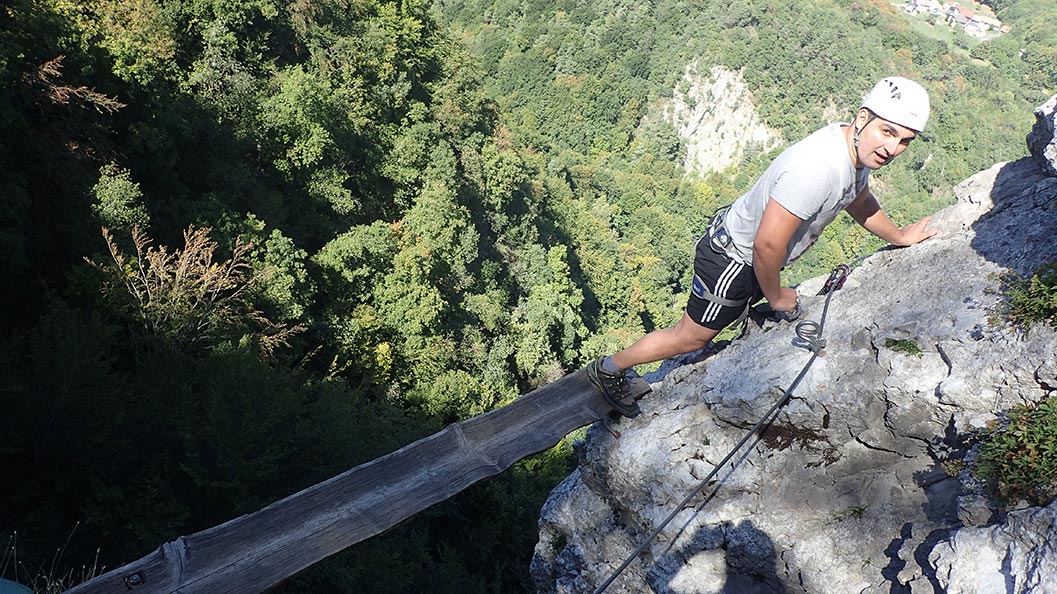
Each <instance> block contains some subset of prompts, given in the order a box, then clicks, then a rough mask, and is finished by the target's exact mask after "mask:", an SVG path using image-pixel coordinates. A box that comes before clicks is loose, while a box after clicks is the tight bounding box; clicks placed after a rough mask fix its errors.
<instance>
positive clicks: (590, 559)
mask: <svg viewBox="0 0 1057 594" xmlns="http://www.w3.org/2000/svg"><path fill="white" fill-rule="evenodd" d="M955 194H956V196H957V203H956V204H955V205H953V206H951V207H949V208H947V209H945V210H943V211H941V212H940V213H938V214H937V215H936V216H935V217H934V218H933V226H934V227H936V228H938V229H939V230H940V233H939V234H938V235H937V236H936V237H933V238H932V239H930V240H928V241H926V242H924V243H921V244H919V245H916V246H912V247H910V248H904V249H888V250H883V251H881V252H879V253H877V254H874V255H873V256H871V257H869V258H868V259H866V260H865V262H864V263H863V264H862V265H861V266H860V267H859V268H857V269H855V270H854V271H853V272H852V273H851V275H850V276H849V278H848V281H847V283H846V284H845V286H844V288H843V289H842V290H840V291H838V292H836V293H833V294H832V298H831V300H830V301H829V310H828V317H827V318H826V320H825V324H824V337H825V339H826V341H827V346H826V348H825V351H824V352H825V354H824V356H821V357H818V358H817V359H816V360H815V362H814V364H813V366H812V367H811V369H810V370H809V371H808V372H807V375H806V376H805V377H804V379H803V381H802V382H801V384H800V386H799V387H798V389H797V390H796V392H795V394H794V397H793V398H792V400H791V401H790V402H789V403H788V404H787V405H786V406H785V407H784V408H783V409H781V411H780V412H779V414H778V417H777V420H776V421H775V422H774V424H773V425H772V426H771V427H770V429H768V430H767V431H766V432H763V433H762V434H761V435H758V436H754V437H753V439H752V440H750V441H749V442H748V445H747V446H746V447H745V448H743V449H742V451H741V453H740V454H739V455H737V456H735V458H734V460H733V468H732V467H731V465H727V466H726V467H724V468H723V469H722V470H721V471H720V472H719V474H718V476H717V480H716V482H715V484H713V485H710V486H709V488H706V489H704V491H703V492H702V494H701V495H700V496H698V497H697V498H696V499H694V500H693V501H692V502H691V504H690V505H688V506H687V507H686V508H684V509H682V511H680V512H679V513H678V515H677V516H676V517H675V520H674V521H673V522H671V523H670V524H669V525H668V527H667V528H666V529H665V530H663V531H662V532H661V533H660V534H659V535H658V537H657V538H655V539H654V540H653V541H652V542H651V543H650V545H649V546H648V547H647V548H646V549H645V551H644V552H643V554H642V555H639V556H638V557H637V558H636V559H635V560H634V561H633V562H632V563H631V565H630V566H629V567H628V569H627V570H626V571H625V572H624V573H623V574H622V575H621V576H620V577H619V578H618V579H617V580H616V581H615V582H614V583H613V584H612V585H611V586H610V587H609V589H608V590H607V592H608V593H610V594H632V593H634V594H641V593H645V592H655V593H659V594H690V593H701V594H706V593H708V594H713V593H715V594H718V593H733V592H739V593H747V594H777V593H782V594H798V593H810V594H849V593H857V594H862V593H869V594H882V593H883V594H891V593H913V594H919V593H929V594H933V593H936V592H950V593H954V592H961V593H975V592H979V593H981V594H982V593H983V592H989V593H991V592H1004V593H1010V594H1044V593H1045V594H1053V593H1054V592H1057V550H1055V544H1054V543H1055V542H1057V539H1055V538H1054V537H1053V534H1055V529H1057V527H1055V524H1054V517H1055V515H1057V508H1055V506H1054V505H1051V506H1050V507H1049V508H1046V509H1043V510H1040V509H1025V510H1021V511H1017V512H1013V513H1009V514H1008V516H1004V515H1003V514H1002V513H1000V510H997V509H996V508H994V506H993V505H992V504H991V503H990V502H989V501H988V500H987V499H986V498H985V497H983V496H982V495H981V493H980V489H979V485H977V484H976V483H975V482H974V479H973V478H972V477H971V475H970V474H969V473H968V472H967V471H965V470H963V468H964V466H965V459H966V458H968V459H969V460H970V461H971V458H972V450H971V445H972V440H971V436H972V435H973V432H974V431H976V430H978V429H979V428H982V427H984V426H985V425H986V424H987V423H988V422H989V421H992V420H994V419H996V418H997V416H998V415H999V414H1000V413H1002V412H1003V411H1006V410H1008V409H1010V408H1011V407H1012V406H1014V405H1016V404H1019V403H1028V402H1035V401H1038V400H1040V399H1042V398H1044V397H1047V396H1050V395H1055V394H1057V354H1055V353H1057V332H1054V330H1053V329H1052V328H1050V327H1048V326H1037V327H1035V328H1033V329H1032V330H1031V331H1030V332H1027V333H1024V332H1023V331H1021V330H1018V329H1015V328H1011V327H1007V326H1004V325H1002V324H1000V323H999V324H998V325H994V323H993V322H992V320H991V317H992V313H993V311H994V308H995V307H996V305H997V304H998V303H999V300H1000V299H1001V297H1000V296H999V295H998V293H997V291H996V289H997V281H996V280H995V274H996V273H1000V272H1003V271H1007V270H1014V271H1017V272H1019V273H1028V272H1030V271H1031V270H1033V269H1034V268H1035V267H1036V266H1037V265H1039V264H1040V263H1042V262H1046V261H1057V239H1055V238H1057V178H1053V177H1049V176H1047V175H1046V173H1045V172H1044V171H1043V170H1042V169H1041V168H1040V167H1039V165H1038V164H1037V163H1036V161H1035V160H1033V159H1031V158H1025V159H1021V160H1019V161H1016V162H1011V163H1004V164H998V165H996V166H994V167H993V168H991V169H989V170H987V171H983V172H981V173H979V174H977V175H975V176H973V177H972V178H970V179H968V180H966V181H965V182H963V183H962V184H960V185H959V186H958V188H957V189H956V192H955ZM821 282H822V279H816V280H814V281H809V282H807V283H804V284H803V285H802V286H801V287H800V288H799V292H800V294H801V300H802V305H803V306H804V307H805V314H804V318H802V319H813V320H816V321H817V320H820V318H821V316H822V314H823V310H824V308H825V306H826V298H825V297H821V296H813V295H815V293H816V292H817V290H818V288H819V286H820V285H821ZM750 330H751V331H750V332H749V334H748V335H747V336H745V337H743V338H741V339H739V340H736V341H734V342H733V343H732V344H730V345H729V346H727V347H726V348H725V349H723V350H722V351H720V352H719V353H716V354H710V355H709V356H707V357H704V358H703V360H697V361H696V362H693V361H695V359H694V358H687V359H686V361H684V363H686V364H684V365H681V366H674V365H671V364H668V365H666V366H665V367H662V370H661V372H658V373H657V374H655V375H654V376H653V377H651V378H648V379H650V380H651V381H653V382H654V393H653V394H651V395H649V396H647V397H646V398H645V399H644V400H642V401H641V402H640V406H641V407H642V409H643V414H642V415H640V416H639V417H637V418H635V419H630V420H628V419H623V420H621V421H619V422H618V423H616V429H618V430H619V431H620V432H621V433H622V436H621V437H620V438H619V439H618V438H616V437H615V436H614V435H613V434H611V433H610V432H608V431H606V430H604V429H603V428H600V427H598V426H595V427H592V428H591V429H590V430H589V431H588V434H587V438H586V439H585V440H584V441H583V442H582V443H581V444H580V445H579V453H580V466H579V469H578V471H577V472H576V473H574V474H573V475H571V476H570V477H569V478H568V479H567V480H566V481H565V482H564V483H562V485H560V486H559V487H558V488H557V489H555V491H554V493H553V494H552V496H551V499H550V500H549V501H548V502H547V504H546V506H545V507H544V509H543V512H542V517H541V518H540V524H539V525H540V541H539V544H538V545H537V548H536V554H535V558H534V560H533V565H532V573H533V576H534V577H535V579H536V583H537V587H538V591H539V592H541V593H548V594H550V593H560V594H573V593H577V594H578V593H587V592H593V591H594V589H595V588H596V587H597V586H599V585H600V584H601V583H602V582H603V581H604V580H605V579H606V578H607V577H608V576H609V575H610V574H611V572H612V571H613V570H614V569H616V568H617V567H618V566H619V565H620V564H621V563H622V562H623V561H624V559H625V558H626V557H627V556H628V554H629V553H630V552H631V551H633V550H634V549H635V547H636V546H637V545H638V544H639V543H640V542H642V540H643V539H644V538H645V536H646V535H648V534H649V533H650V532H651V531H653V529H654V528H655V527H657V526H659V525H660V523H661V522H662V520H663V519H664V518H665V517H666V516H668V514H669V513H671V512H672V510H675V509H676V508H677V506H678V504H679V502H680V501H682V500H683V498H684V497H685V496H686V495H687V494H688V493H690V492H691V491H692V490H693V489H694V488H695V487H696V486H697V485H698V483H699V482H700V481H701V480H702V479H704V478H705V477H706V476H707V475H708V473H709V472H710V471H712V470H713V469H714V468H715V465H716V464H718V463H719V462H720V460H721V459H722V458H723V457H724V456H725V455H726V454H727V452H728V451H730V450H731V448H732V447H733V446H734V445H735V443H737V441H738V440H740V439H741V438H742V437H743V436H744V435H745V434H746V432H747V431H748V429H749V428H751V427H752V426H753V425H754V424H755V423H756V422H757V421H758V420H759V419H760V418H761V417H762V416H763V414H764V413H765V412H766V411H767V410H768V409H769V408H770V407H771V406H772V405H773V404H774V403H775V402H776V401H778V399H779V398H780V397H781V395H782V393H783V391H784V390H785V388H786V387H788V386H789V384H790V383H791V382H792V381H793V379H794V378H795V377H796V376H797V374H798V373H799V372H800V371H801V369H802V367H803V366H804V364H805V363H806V362H807V361H808V359H809V358H810V357H811V353H810V352H809V351H808V350H806V349H805V348H803V347H802V346H798V345H799V344H800V342H801V341H799V340H798V339H797V338H796V336H795V334H794V331H793V327H792V325H790V324H778V325H772V324H770V323H768V324H765V325H764V326H763V327H758V326H755V325H751V326H750ZM696 359H702V357H700V356H699V357H697V358H696ZM757 438H758V439H757ZM1055 505H1057V504H1055ZM976 580H979V582H977V581H976ZM974 584H976V585H974Z"/></svg>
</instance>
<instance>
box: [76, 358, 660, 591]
mask: <svg viewBox="0 0 1057 594" xmlns="http://www.w3.org/2000/svg"><path fill="white" fill-rule="evenodd" d="M634 388H635V391H636V392H637V397H641V396H642V395H643V394H645V393H646V392H647V391H649V386H648V384H646V383H645V382H644V381H643V380H641V379H636V380H635V385H634ZM609 411H610V407H609V405H608V404H607V403H606V401H605V399H604V398H603V397H602V395H601V394H599V393H598V391H597V390H595V389H594V386H592V385H591V382H590V381H589V380H588V378H587V374H586V372H585V371H583V370H580V371H577V372H575V373H573V374H571V375H568V376H565V377H563V378H561V379H559V380H557V381H555V382H552V383H550V384H548V385H546V386H544V387H542V388H540V389H538V390H535V391H533V392H530V393H529V394H526V395H524V396H522V397H520V398H518V399H517V400H515V401H514V402H512V403H511V404H509V405H507V406H504V407H502V408H498V409H496V410H493V411H491V412H488V413H485V414H483V415H480V416H477V417H474V418H472V419H467V420H465V421H460V422H458V423H455V424H452V425H449V426H448V427H446V428H445V429H444V430H442V431H440V432H439V433H435V434H433V435H431V436H429V437H425V438H423V439H420V440H418V441H416V442H414V443H412V444H410V445H408V446H405V447H403V448H401V449H399V450H397V451H395V452H393V453H391V454H387V455H385V456H382V457H381V458H377V459H375V460H372V461H371V462H367V463H366V464H362V465H360V466H357V467H355V468H353V469H351V470H348V471H346V472H344V473H342V474H340V475H338V476H336V477H333V478H331V479H329V480H327V481H324V482H322V483H319V484H317V485H314V486H311V487H309V488H307V489H305V490H303V491H301V492H299V493H296V494H294V495H291V496H289V497H287V498H285V499H282V500H280V501H277V502H275V503H273V504H271V505H269V506H268V507H265V508H264V509H262V510H260V511H257V512H254V513H252V514H249V515H245V516H242V517H239V518H236V519H234V520H231V521H228V522H226V523H224V524H221V525H219V526H215V527H213V528H209V529H207V530H203V531H201V532H197V533H195V534H192V535H190V536H182V537H180V538H177V539H176V540H174V541H172V542H168V543H165V544H164V545H162V546H161V547H159V548H158V549H157V550H155V551H154V552H153V553H151V554H150V555H147V556H146V557H144V558H142V559H139V560H138V561H133V562H132V563H129V564H128V565H125V566H124V567H121V568H118V569H115V570H114V571H111V572H108V573H105V574H103V575H100V576H97V577H95V578H93V579H91V580H89V581H87V582H85V583H83V584H81V585H79V586H77V587H75V588H73V589H71V590H69V591H68V594H125V593H127V592H129V591H130V590H132V591H135V592H136V594H163V593H165V594H174V593H180V594H198V593H201V594H221V593H225V594H228V593H230V594H236V593H237V594H251V593H253V594H255V593H257V592H261V591H263V590H265V589H266V588H269V587H271V586H274V585H275V584H278V583H279V582H281V581H283V580H284V579H286V578H288V577H290V576H292V575H294V574H295V573H297V572H299V571H301V570H302V569H304V568H306V567H308V566H310V565H312V564H314V563H316V562H318V561H321V560H323V559H325V558H326V557H329V556H330V555H333V554H334V553H337V552H339V551H341V550H343V549H345V548H347V547H349V546H351V545H354V544H356V543H358V542H360V541H363V540H366V539H368V538H370V537H372V536H374V535H376V534H379V533H381V532H383V531H385V530H387V529H389V528H391V527H393V526H394V525H396V524H397V523H399V522H401V521H403V520H405V519H407V518H409V517H410V516H412V515H414V514H416V513H418V512H420V511H422V510H424V509H426V508H427V507H429V506H431V505H433V504H435V503H438V502H441V501H443V500H445V499H447V498H449V497H451V496H453V495H455V494H456V493H458V492H460V491H462V490H463V489H466V488H467V487H469V486H470V485H472V484H474V483H476V482H478V481H480V480H481V479H484V478H487V477H490V476H494V475H496V474H499V473H500V472H502V471H504V470H506V469H507V468H509V467H510V465H512V464H513V463H514V462H517V461H518V460H520V459H521V458H524V457H526V456H529V455H531V454H535V453H538V452H541V451H543V450H545V449H547V448H550V447H553V446H554V445H555V444H557V443H558V442H559V441H561V439H562V438H563V437H564V436H565V435H567V434H569V432H571V431H573V430H574V429H576V428H578V427H583V426H584V425H589V424H591V423H593V422H595V421H597V420H599V419H600V418H603V417H605V416H606V415H607V414H608V413H609Z"/></svg>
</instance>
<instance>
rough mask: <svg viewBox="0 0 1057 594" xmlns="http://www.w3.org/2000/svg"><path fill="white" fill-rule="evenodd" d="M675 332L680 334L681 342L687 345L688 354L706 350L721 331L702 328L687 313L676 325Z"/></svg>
mask: <svg viewBox="0 0 1057 594" xmlns="http://www.w3.org/2000/svg"><path fill="white" fill-rule="evenodd" d="M675 331H676V332H677V333H678V336H679V340H680V341H681V342H682V343H683V344H685V345H687V347H688V350H687V352H689V351H694V350H697V349H700V348H704V346H705V345H707V344H708V343H709V342H711V341H712V339H713V338H715V337H716V335H717V334H719V330H713V329H712V328H707V327H705V326H702V325H700V324H698V323H697V322H695V321H694V320H693V319H691V318H690V316H689V315H687V314H685V313H684V314H683V318H682V319H681V320H679V323H678V324H676V325H675Z"/></svg>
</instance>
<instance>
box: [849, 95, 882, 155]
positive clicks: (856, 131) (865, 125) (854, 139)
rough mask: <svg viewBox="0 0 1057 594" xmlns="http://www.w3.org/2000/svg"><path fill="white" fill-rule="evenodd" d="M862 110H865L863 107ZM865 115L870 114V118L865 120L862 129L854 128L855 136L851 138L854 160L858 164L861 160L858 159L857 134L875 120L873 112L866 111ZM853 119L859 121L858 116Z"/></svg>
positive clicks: (875, 116)
mask: <svg viewBox="0 0 1057 594" xmlns="http://www.w3.org/2000/svg"><path fill="white" fill-rule="evenodd" d="M863 109H866V108H865V107H864V108H863ZM866 113H868V114H870V117H869V118H868V119H867V120H866V123H865V124H863V125H862V128H854V130H855V134H854V136H853V137H852V139H853V142H854V144H855V159H856V160H857V161H859V162H862V159H860V158H859V133H860V132H862V131H863V130H865V129H866V127H867V126H869V125H870V122H872V121H874V120H876V119H877V114H875V113H874V112H873V111H871V110H869V109H866ZM855 119H859V114H855ZM853 126H854V125H853Z"/></svg>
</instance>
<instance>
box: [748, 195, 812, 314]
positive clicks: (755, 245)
mask: <svg viewBox="0 0 1057 594" xmlns="http://www.w3.org/2000/svg"><path fill="white" fill-rule="evenodd" d="M802 222H803V221H801V220H800V217H798V216H796V215H795V214H793V213H791V212H789V211H788V210H786V209H785V207H784V206H782V205H781V204H778V203H777V202H776V201H775V200H774V198H771V199H770V200H768V201H767V207H766V208H764V210H763V218H762V219H760V226H759V228H758V229H757V230H756V238H755V239H754V240H753V242H752V269H753V271H754V272H755V273H756V280H757V281H758V282H759V283H760V289H761V290H763V295H764V297H766V298H767V303H769V304H770V305H771V307H772V308H773V309H774V310H775V311H793V310H795V309H796V291H795V290H794V289H790V288H788V287H783V286H782V278H781V270H782V266H783V265H785V259H786V257H787V256H788V255H789V241H790V240H791V239H792V238H793V234H794V233H796V230H797V229H798V228H799V227H800V223H802Z"/></svg>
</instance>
